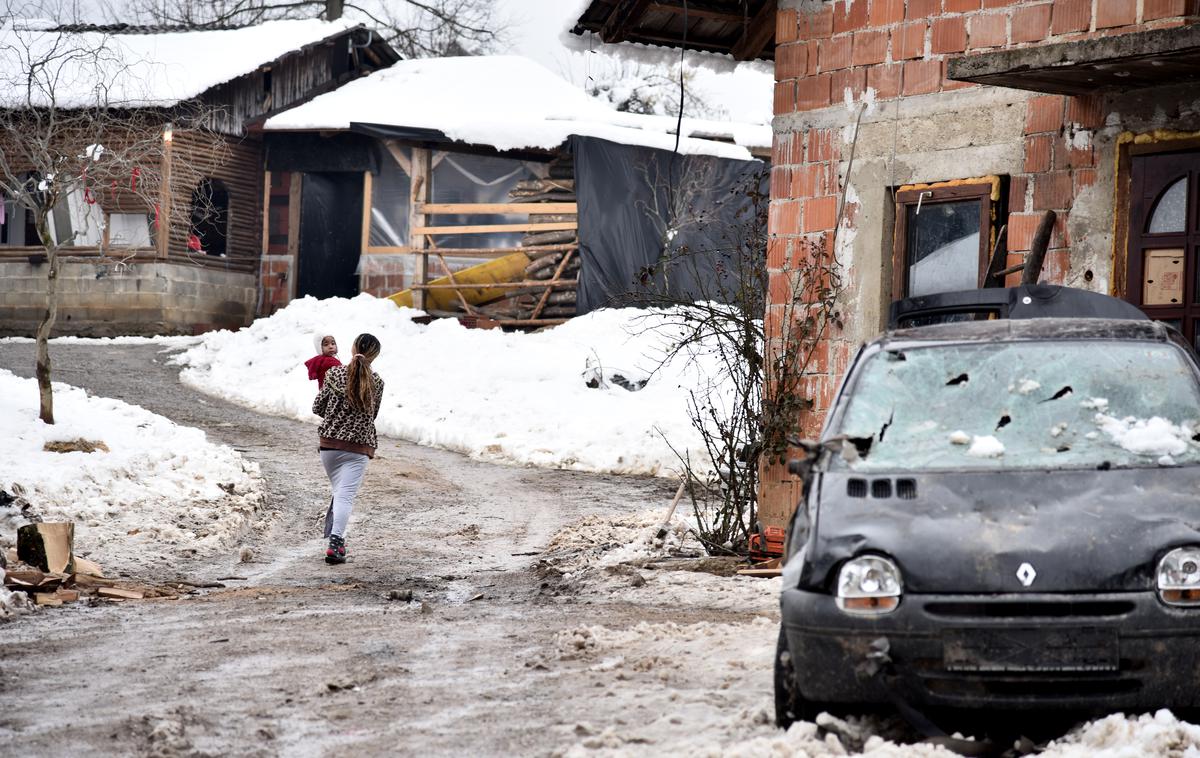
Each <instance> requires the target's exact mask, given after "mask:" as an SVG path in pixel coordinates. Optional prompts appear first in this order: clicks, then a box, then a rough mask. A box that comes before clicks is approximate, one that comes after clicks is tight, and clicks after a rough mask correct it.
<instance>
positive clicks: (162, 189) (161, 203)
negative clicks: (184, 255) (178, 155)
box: [154, 140, 191, 258]
mask: <svg viewBox="0 0 1200 758" xmlns="http://www.w3.org/2000/svg"><path fill="white" fill-rule="evenodd" d="M160 165H161V167H162V172H161V173H162V184H160V185H159V188H158V212H157V214H156V215H155V219H154V222H155V229H154V233H155V236H154V247H155V249H156V250H157V251H158V257H159V258H166V257H167V253H168V252H169V251H170V242H171V205H172V202H171V141H170V140H164V141H163V152H162V160H161V161H160ZM189 231H191V230H190V229H185V230H184V239H187V233H188V232H189Z"/></svg>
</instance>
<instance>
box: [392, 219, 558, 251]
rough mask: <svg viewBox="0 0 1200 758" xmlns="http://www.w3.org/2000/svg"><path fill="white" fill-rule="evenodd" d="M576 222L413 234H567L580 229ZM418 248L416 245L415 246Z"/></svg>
mask: <svg viewBox="0 0 1200 758" xmlns="http://www.w3.org/2000/svg"><path fill="white" fill-rule="evenodd" d="M578 228H579V224H578V223H577V222H575V221H554V222H550V223H545V224H481V225H476V226H418V227H414V228H413V230H412V231H413V234H419V235H422V236H424V235H427V234H490V233H492V232H565V231H570V230H572V229H578ZM414 247H416V245H414Z"/></svg>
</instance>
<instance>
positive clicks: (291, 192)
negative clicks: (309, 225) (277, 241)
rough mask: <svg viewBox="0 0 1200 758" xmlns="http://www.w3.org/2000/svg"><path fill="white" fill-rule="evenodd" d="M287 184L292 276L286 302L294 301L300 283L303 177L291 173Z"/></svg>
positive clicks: (288, 244)
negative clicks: (297, 285)
mask: <svg viewBox="0 0 1200 758" xmlns="http://www.w3.org/2000/svg"><path fill="white" fill-rule="evenodd" d="M289 180H290V181H289V183H288V226H287V254H288V255H289V256H291V258H292V274H291V276H289V277H288V300H289V301H290V300H295V299H296V283H297V282H298V281H300V268H301V265H302V264H301V262H300V188H301V182H302V180H303V176H302V175H301V173H300V172H299V171H293V172H292V173H291V176H290V177H289Z"/></svg>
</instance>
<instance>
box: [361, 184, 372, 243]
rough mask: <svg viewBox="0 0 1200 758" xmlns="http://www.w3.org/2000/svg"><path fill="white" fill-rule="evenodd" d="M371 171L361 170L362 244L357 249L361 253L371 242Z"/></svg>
mask: <svg viewBox="0 0 1200 758" xmlns="http://www.w3.org/2000/svg"><path fill="white" fill-rule="evenodd" d="M371 201H372V195H371V172H370V171H364V172H363V212H362V244H360V245H359V248H358V251H359V254H360V255H362V254H363V253H365V252H366V251H367V246H368V245H370V244H371Z"/></svg>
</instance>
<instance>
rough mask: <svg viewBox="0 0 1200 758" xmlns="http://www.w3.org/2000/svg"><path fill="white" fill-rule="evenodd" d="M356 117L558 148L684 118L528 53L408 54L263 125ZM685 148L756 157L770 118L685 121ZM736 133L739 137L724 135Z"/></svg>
mask: <svg viewBox="0 0 1200 758" xmlns="http://www.w3.org/2000/svg"><path fill="white" fill-rule="evenodd" d="M351 123H359V124H380V125H387V126H396V127H408V128H421V129H435V130H438V131H440V132H442V133H443V134H445V135H446V136H447V137H448V138H450V139H452V140H455V141H458V142H465V143H469V144H474V145H486V146H490V147H493V148H495V149H497V150H518V149H522V148H542V149H553V148H556V147H558V146H559V145H561V144H563V142H565V141H566V139H567V138H568V137H569V136H571V135H580V136H589V137H600V138H603V139H608V140H612V141H614V142H620V143H624V144H629V145H644V146H647V147H656V148H664V149H668V150H670V149H672V148H673V147H674V146H675V124H676V120H675V119H674V118H673V117H670V116H643V115H638V114H633V113H622V112H619V111H617V110H615V109H613V108H611V107H610V106H608V105H607V104H605V103H603V102H601V101H600V100H597V99H596V98H594V97H591V96H590V95H588V94H587V93H585V92H584V91H583V90H581V89H580V88H579V87H576V86H575V85H573V84H571V83H569V82H567V81H566V80H564V79H561V78H560V77H558V76H556V75H554V74H553V73H551V72H550V71H548V70H546V69H545V68H543V67H542V66H540V65H538V64H537V63H535V62H533V61H531V60H529V59H528V58H522V57H520V56H501V55H497V56H471V57H462V58H431V59H423V60H411V61H400V62H399V63H396V64H394V65H393V66H391V67H390V68H387V69H384V70H382V71H377V72H375V73H373V74H371V75H370V76H367V77H364V78H362V79H358V80H356V81H353V82H350V83H349V84H346V85H344V86H342V87H340V88H339V89H337V90H334V91H333V92H329V93H326V94H324V95H321V96H319V97H316V98H314V99H312V100H310V101H309V102H307V103H304V104H303V105H299V106H297V107H295V108H292V109H290V110H287V111H284V112H283V113H279V114H277V115H275V116H273V117H271V118H270V119H268V120H267V122H266V124H265V126H264V128H265V129H267V130H269V131H283V130H291V131H294V130H311V129H321V130H333V129H349V128H350V125H351ZM682 131H683V135H684V137H683V139H681V140H680V144H679V150H680V152H685V153H699V154H706V155H717V156H721V157H727V158H743V159H745V158H750V157H751V155H750V152H749V148H768V147H770V145H771V128H770V126H767V125H765V124H738V123H727V122H714V121H701V120H696V119H688V118H685V119H684V120H683V129H682ZM719 139H729V140H732V141H733V143H734V144H729V143H727V142H720V141H718V140H719Z"/></svg>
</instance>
